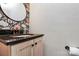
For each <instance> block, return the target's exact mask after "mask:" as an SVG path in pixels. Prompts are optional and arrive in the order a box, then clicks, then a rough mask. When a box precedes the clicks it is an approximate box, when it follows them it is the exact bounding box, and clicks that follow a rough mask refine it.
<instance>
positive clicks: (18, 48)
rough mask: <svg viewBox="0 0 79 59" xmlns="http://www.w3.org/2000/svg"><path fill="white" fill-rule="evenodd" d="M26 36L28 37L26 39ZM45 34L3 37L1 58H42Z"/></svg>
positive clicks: (0, 46) (0, 42) (0, 48)
mask: <svg viewBox="0 0 79 59" xmlns="http://www.w3.org/2000/svg"><path fill="white" fill-rule="evenodd" d="M25 36H26V37H25ZM42 36H43V34H31V35H14V36H13V35H1V36H0V55H1V56H42V55H43V42H42Z"/></svg>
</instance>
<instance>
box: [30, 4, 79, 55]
mask: <svg viewBox="0 0 79 59" xmlns="http://www.w3.org/2000/svg"><path fill="white" fill-rule="evenodd" d="M30 31H31V32H32V33H43V34H45V36H44V44H45V46H44V47H45V49H44V51H45V55H52V56H54V55H56V56H57V55H67V51H66V50H65V49H64V47H65V46H66V45H69V46H75V47H79V4H67V3H65V4H64V3H63V4H56V3H33V4H31V9H30Z"/></svg>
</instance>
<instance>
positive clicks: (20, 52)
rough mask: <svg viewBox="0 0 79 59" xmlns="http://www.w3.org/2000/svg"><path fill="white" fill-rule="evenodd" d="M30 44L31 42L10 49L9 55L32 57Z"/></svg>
mask: <svg viewBox="0 0 79 59" xmlns="http://www.w3.org/2000/svg"><path fill="white" fill-rule="evenodd" d="M32 44H33V40H31V41H27V42H23V43H20V44H17V45H14V46H12V47H11V49H12V51H11V54H12V55H13V56H31V55H33V53H32V51H33V48H32Z"/></svg>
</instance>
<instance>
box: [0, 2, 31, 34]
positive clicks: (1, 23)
mask: <svg viewBox="0 0 79 59" xmlns="http://www.w3.org/2000/svg"><path fill="white" fill-rule="evenodd" d="M23 4H24V5H25V8H26V12H27V14H26V18H25V19H24V20H23V21H21V22H17V21H14V20H11V19H9V18H7V17H6V16H5V15H4V13H3V12H2V11H1V9H0V30H26V31H27V32H29V9H30V4H29V3H23Z"/></svg>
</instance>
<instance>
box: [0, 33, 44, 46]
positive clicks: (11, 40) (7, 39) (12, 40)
mask: <svg viewBox="0 0 79 59" xmlns="http://www.w3.org/2000/svg"><path fill="white" fill-rule="evenodd" d="M21 35H30V36H27V37H13V36H19V35H0V42H2V43H4V44H6V45H14V44H17V43H21V42H25V41H28V40H33V39H35V38H38V37H42V36H43V35H44V34H21Z"/></svg>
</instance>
